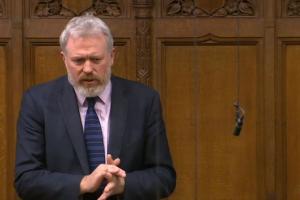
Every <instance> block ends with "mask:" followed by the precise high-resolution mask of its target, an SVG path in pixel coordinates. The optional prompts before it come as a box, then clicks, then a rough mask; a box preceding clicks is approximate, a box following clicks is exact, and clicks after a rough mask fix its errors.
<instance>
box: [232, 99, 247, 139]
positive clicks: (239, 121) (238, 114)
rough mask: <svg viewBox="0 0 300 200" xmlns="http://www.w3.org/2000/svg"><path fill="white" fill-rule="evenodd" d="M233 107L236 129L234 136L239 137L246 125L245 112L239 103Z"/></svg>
mask: <svg viewBox="0 0 300 200" xmlns="http://www.w3.org/2000/svg"><path fill="white" fill-rule="evenodd" d="M233 106H234V107H235V128H234V130H233V135H235V136H239V135H240V133H241V130H242V127H243V123H244V116H245V111H244V109H243V108H242V107H241V106H240V104H239V103H238V102H236V103H234V104H233Z"/></svg>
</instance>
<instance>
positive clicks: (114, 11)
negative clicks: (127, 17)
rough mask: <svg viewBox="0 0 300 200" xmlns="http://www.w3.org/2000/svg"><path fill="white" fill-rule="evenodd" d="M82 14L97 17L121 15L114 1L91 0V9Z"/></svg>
mask: <svg viewBox="0 0 300 200" xmlns="http://www.w3.org/2000/svg"><path fill="white" fill-rule="evenodd" d="M83 12H93V13H94V14H95V15H97V16H113V17H118V16H120V15H121V13H122V12H121V7H120V5H119V3H118V2H117V1H116V0H93V3H92V5H91V7H89V8H88V9H87V10H85V11H83Z"/></svg>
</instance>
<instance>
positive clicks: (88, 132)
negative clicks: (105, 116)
mask: <svg viewBox="0 0 300 200" xmlns="http://www.w3.org/2000/svg"><path fill="white" fill-rule="evenodd" d="M97 98H98V97H89V98H86V100H87V102H88V109H87V112H86V117H85V125H84V139H85V144H86V150H87V156H88V162H89V167H90V171H91V172H92V171H94V169H96V168H97V166H98V165H100V164H102V163H105V150H104V144H103V135H102V129H101V125H100V122H99V119H98V116H97V113H96V111H95V109H94V106H95V103H96V99H97Z"/></svg>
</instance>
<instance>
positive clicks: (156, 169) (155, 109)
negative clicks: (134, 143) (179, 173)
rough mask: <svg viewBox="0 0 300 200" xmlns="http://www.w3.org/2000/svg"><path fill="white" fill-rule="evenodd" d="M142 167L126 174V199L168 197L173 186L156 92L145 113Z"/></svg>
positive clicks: (169, 156)
mask: <svg viewBox="0 0 300 200" xmlns="http://www.w3.org/2000/svg"><path fill="white" fill-rule="evenodd" d="M146 115H147V117H146V126H145V136H146V138H145V141H144V142H145V144H144V149H143V151H144V153H143V154H144V161H143V163H144V167H143V169H141V170H135V171H132V172H130V173H128V174H127V177H126V179H125V192H124V194H123V199H125V200H129V199H130V200H135V199H136V200H155V199H161V198H164V197H167V196H169V195H170V194H171V193H172V192H173V190H174V188H175V185H176V172H175V169H174V167H173V164H172V159H171V155H170V151H169V146H168V141H167V136H166V130H165V125H164V121H163V118H162V111H161V103H160V98H159V95H158V93H155V95H154V96H153V98H152V102H151V105H150V106H149V109H148V111H147V112H146Z"/></svg>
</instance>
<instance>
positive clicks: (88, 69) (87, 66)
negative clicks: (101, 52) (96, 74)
mask: <svg viewBox="0 0 300 200" xmlns="http://www.w3.org/2000/svg"><path fill="white" fill-rule="evenodd" d="M83 71H84V72H85V73H91V72H92V71H93V66H92V63H91V61H90V60H89V59H87V60H86V61H85V62H84V64H83Z"/></svg>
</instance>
